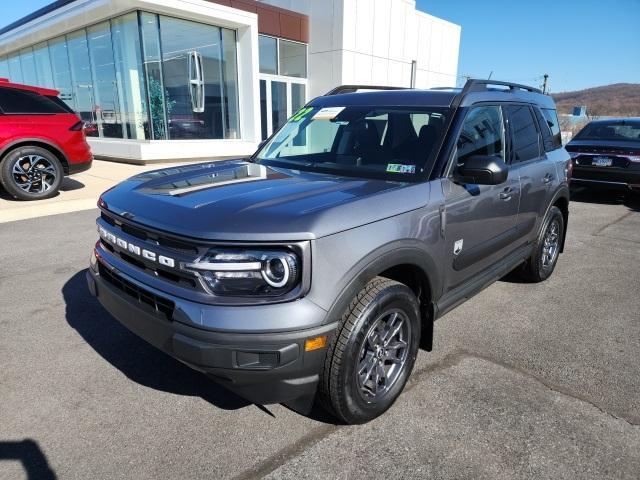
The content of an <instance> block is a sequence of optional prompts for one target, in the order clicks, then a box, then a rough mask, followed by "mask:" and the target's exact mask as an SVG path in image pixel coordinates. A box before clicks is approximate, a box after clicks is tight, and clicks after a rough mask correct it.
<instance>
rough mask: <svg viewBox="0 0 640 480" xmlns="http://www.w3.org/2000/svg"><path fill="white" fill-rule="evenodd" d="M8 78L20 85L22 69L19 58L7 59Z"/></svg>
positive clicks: (14, 56)
mask: <svg viewBox="0 0 640 480" xmlns="http://www.w3.org/2000/svg"><path fill="white" fill-rule="evenodd" d="M8 64H9V78H10V79H11V81H12V82H16V83H22V67H21V66H20V56H19V55H18V54H15V55H12V56H10V57H9V59H8Z"/></svg>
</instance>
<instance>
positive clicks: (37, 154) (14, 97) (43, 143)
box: [0, 78, 93, 200]
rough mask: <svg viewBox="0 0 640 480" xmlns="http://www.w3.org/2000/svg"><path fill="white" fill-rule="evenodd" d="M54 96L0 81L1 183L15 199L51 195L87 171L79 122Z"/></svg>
mask: <svg viewBox="0 0 640 480" xmlns="http://www.w3.org/2000/svg"><path fill="white" fill-rule="evenodd" d="M59 93H60V92H58V91H57V90H51V89H48V88H39V87H32V86H28V85H21V84H17V83H10V82H9V81H8V80H7V79H4V78H2V79H0V184H1V185H2V186H3V187H4V189H5V190H6V191H7V192H9V194H10V195H11V196H13V197H15V198H18V199H21V200H40V199H43V198H49V197H52V196H54V195H56V194H57V193H58V189H59V188H60V184H61V183H62V179H63V177H64V176H65V175H72V174H74V173H78V172H82V171H84V170H87V169H88V168H89V167H91V162H92V161H93V155H92V154H91V149H90V147H89V144H87V141H86V138H85V133H84V122H82V121H81V120H80V117H79V116H78V115H77V114H76V113H75V112H74V111H73V110H71V109H70V108H69V107H68V106H67V105H66V104H65V103H64V102H63V101H62V100H61V99H60V98H59V97H58V94H59Z"/></svg>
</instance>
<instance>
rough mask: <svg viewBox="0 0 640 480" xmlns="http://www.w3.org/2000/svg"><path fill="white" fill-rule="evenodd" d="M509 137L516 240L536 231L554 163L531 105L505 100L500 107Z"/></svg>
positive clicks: (552, 184) (553, 182)
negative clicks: (516, 192) (515, 183)
mask: <svg viewBox="0 0 640 480" xmlns="http://www.w3.org/2000/svg"><path fill="white" fill-rule="evenodd" d="M504 111H505V113H506V117H507V131H508V134H509V136H510V139H511V146H512V148H511V154H510V162H511V170H513V171H514V172H517V173H518V175H519V177H520V185H521V188H522V191H521V195H520V210H519V214H518V221H517V230H518V238H519V239H520V243H524V242H525V241H527V240H529V239H531V237H532V235H534V234H535V232H537V231H538V229H539V227H540V224H541V222H542V218H543V217H544V215H545V213H546V211H547V207H548V206H549V202H550V201H551V197H552V196H553V194H554V193H555V191H556V186H557V185H558V172H557V170H556V166H555V163H554V162H553V161H552V160H551V159H550V158H549V157H548V156H547V154H546V152H545V149H544V145H543V138H542V134H541V131H540V127H539V125H538V122H537V121H536V119H535V112H534V110H533V107H532V106H530V105H527V104H509V105H506V106H505V107H504Z"/></svg>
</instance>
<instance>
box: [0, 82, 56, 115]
mask: <svg viewBox="0 0 640 480" xmlns="http://www.w3.org/2000/svg"><path fill="white" fill-rule="evenodd" d="M0 109H1V110H2V111H3V112H4V113H6V114H20V113H24V114H30V113H36V114H38V113H39V114H43V113H45V114H46V113H66V110H65V109H63V108H62V107H60V106H59V105H57V104H56V103H54V102H52V101H51V100H49V99H48V98H47V97H45V96H42V95H38V94H37V93H34V92H30V91H26V90H17V89H14V88H0Z"/></svg>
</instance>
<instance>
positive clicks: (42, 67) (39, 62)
mask: <svg viewBox="0 0 640 480" xmlns="http://www.w3.org/2000/svg"><path fill="white" fill-rule="evenodd" d="M33 61H34V63H35V65H36V75H37V77H38V85H40V86H42V87H48V88H53V87H54V83H53V74H52V72H51V59H50V58H49V47H48V46H47V43H46V42H44V43H39V44H38V45H34V47H33Z"/></svg>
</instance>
